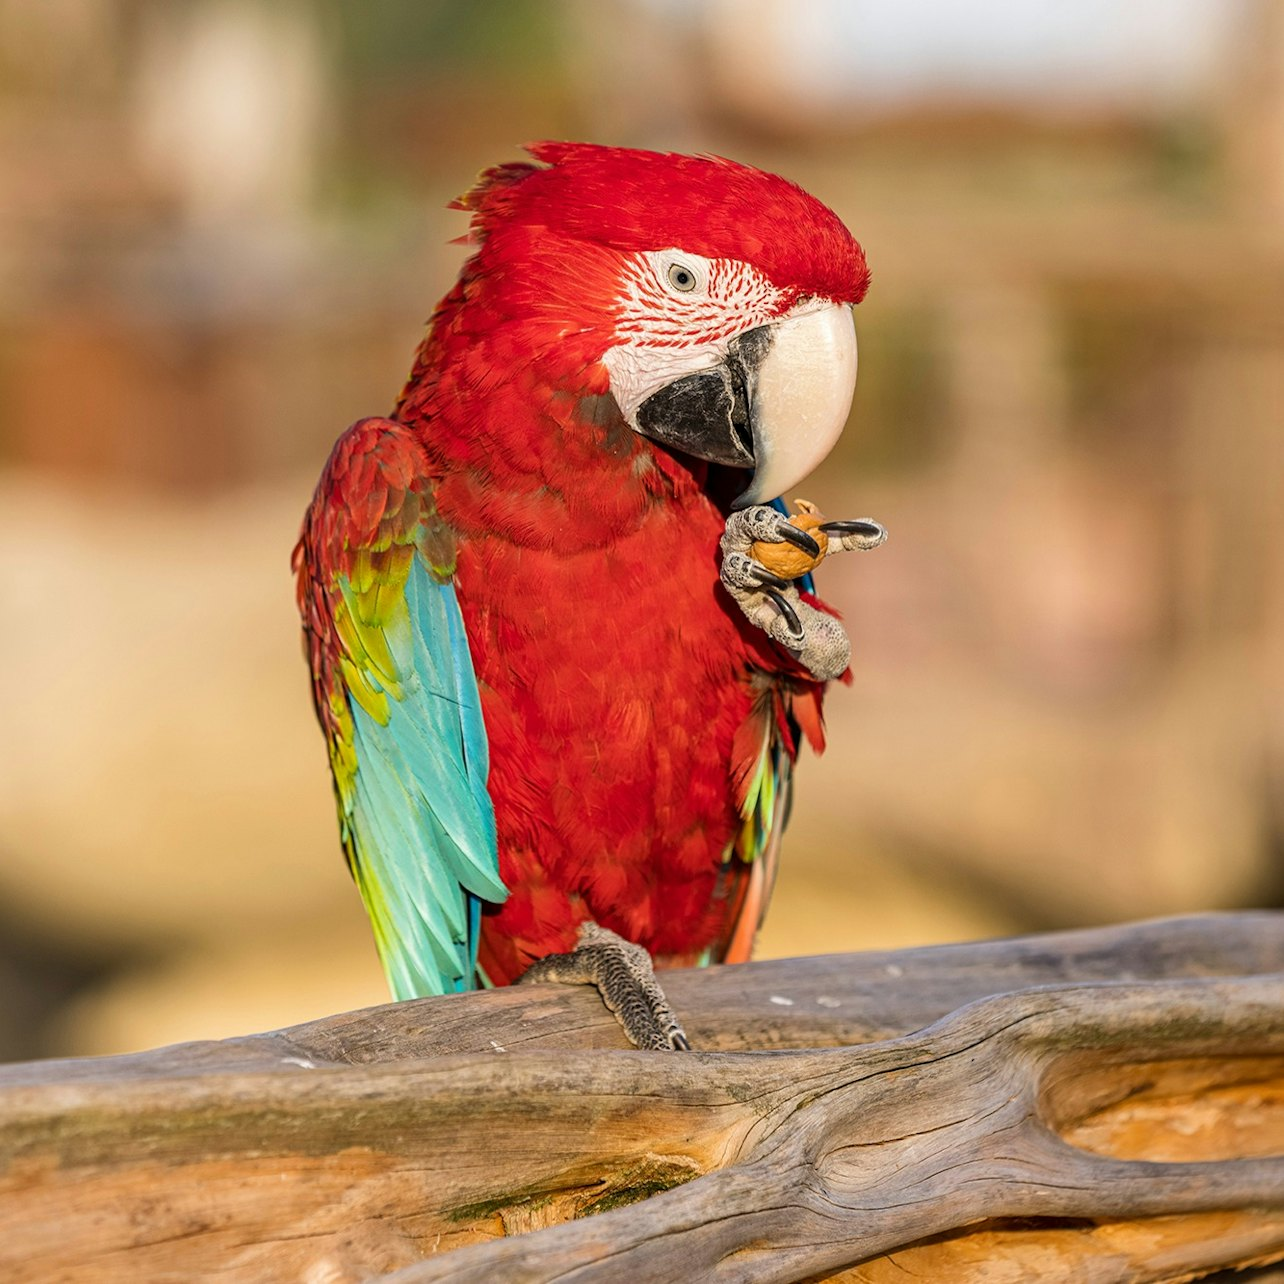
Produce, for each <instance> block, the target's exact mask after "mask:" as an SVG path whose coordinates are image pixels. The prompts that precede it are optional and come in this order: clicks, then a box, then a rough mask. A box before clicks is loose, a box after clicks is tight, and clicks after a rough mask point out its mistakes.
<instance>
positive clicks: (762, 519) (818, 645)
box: [721, 504, 887, 682]
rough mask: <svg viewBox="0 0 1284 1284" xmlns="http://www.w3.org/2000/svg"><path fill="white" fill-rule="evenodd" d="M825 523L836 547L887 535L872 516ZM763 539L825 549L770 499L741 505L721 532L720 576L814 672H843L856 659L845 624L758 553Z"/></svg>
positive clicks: (863, 545) (869, 544) (875, 542)
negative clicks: (756, 545) (803, 594)
mask: <svg viewBox="0 0 1284 1284" xmlns="http://www.w3.org/2000/svg"><path fill="white" fill-rule="evenodd" d="M821 529H823V530H824V532H825V534H826V535H828V536H829V549H830V552H833V553H836V552H847V551H848V550H850V549H869V548H877V547H878V546H879V545H880V544H881V543H882V542H883V541H884V540H885V539H886V538H887V532H886V531H885V530H884V529H883V527H882V526H880V525H879V524H878V523H877V522H874V521H870V520H869V519H868V518H859V519H857V520H856V521H850V522H826V523H825V524H824V526H823V527H822V528H821ZM759 540H766V541H768V542H769V543H773V544H778V543H780V542H781V541H783V540H788V541H789V542H790V543H792V544H796V545H797V546H798V547H799V548H801V549H802V550H803V551H804V552H806V553H809V554H810V555H811V556H813V557H814V556H816V555H817V554H818V553H819V551H820V550H819V547H818V546H817V544H816V541H815V540H814V539H813V538H812V537H811V536H810V535H808V534H807V532H806V531H804V530H800V529H799V528H798V527H797V526H794V525H793V524H792V523H791V522H790V521H789V518H788V517H786V516H785V514H784V513H782V512H780V511H779V510H777V509H775V508H771V507H769V506H767V505H765V504H758V505H755V506H753V507H751V508H742V509H739V510H738V511H737V512H734V513H732V514H731V516H730V517H729V518H728V519H727V527H726V530H725V531H724V532H723V536H722V570H721V577H722V582H723V584H724V585H725V586H726V589H727V592H728V593H730V594H731V596H732V597H733V598H734V599H735V601H736V604H737V605H738V606H739V607H740V609H741V610H742V611H743V612H744V614H745V616H746V618H747V619H749V621H750V622H751V623H753V624H756V625H757V626H758V627H759V628H760V629H762V630H763V632H764V633H766V634H767V636H768V637H769V638H771V639H772V640H773V641H776V642H779V643H780V645H781V646H783V647H784V648H785V649H786V650H788V651H791V652H793V654H794V655H796V656H797V657H798V659H799V660H800V661H801V662H802V664H804V665H805V666H806V667H807V669H809V670H810V671H811V673H812V675H813V676H814V677H815V678H817V679H818V680H819V681H822V682H824V681H827V680H828V679H830V678H836V677H838V676H839V675H840V674H841V673H842V672H843V671H844V670H845V669H846V668H847V665H848V663H849V661H850V660H851V651H852V648H851V642H850V641H849V640H848V638H847V632H846V630H845V629H844V628H843V626H842V625H841V624H840V623H839V622H838V621H837V620H836V619H834V617H833V616H832V615H827V614H826V613H825V612H824V611H818V610H816V608H815V607H813V606H809V605H808V604H807V603H806V602H804V601H803V600H802V598H801V597H800V596H799V593H798V589H797V588H796V587H795V586H794V584H793V583H792V582H791V581H789V580H784V579H781V578H780V576H778V575H775V574H773V573H772V572H771V571H769V570H768V569H767V568H766V567H765V566H763V564H762V563H761V562H759V561H756V560H755V559H754V557H753V556H752V553H751V548H752V545H753V544H754V543H756V542H757V541H759Z"/></svg>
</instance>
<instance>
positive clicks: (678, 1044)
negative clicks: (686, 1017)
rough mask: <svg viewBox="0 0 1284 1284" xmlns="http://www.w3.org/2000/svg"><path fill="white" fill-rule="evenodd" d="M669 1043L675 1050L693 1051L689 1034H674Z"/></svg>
mask: <svg viewBox="0 0 1284 1284" xmlns="http://www.w3.org/2000/svg"><path fill="white" fill-rule="evenodd" d="M669 1043H670V1046H671V1047H672V1048H673V1050H674V1052H690V1051H691V1044H690V1043H688V1042H687V1036H686V1035H685V1034H681V1033H679V1034H674V1035H672V1036H671V1037H670V1039H669Z"/></svg>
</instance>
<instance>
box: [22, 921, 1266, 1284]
mask: <svg viewBox="0 0 1284 1284" xmlns="http://www.w3.org/2000/svg"><path fill="white" fill-rule="evenodd" d="M666 988H667V989H668V992H669V994H670V997H671V998H672V999H673V1000H674V1002H675V1005H677V1006H678V1007H679V1010H681V1011H682V1012H683V1013H684V1015H685V1017H686V1021H687V1028H688V1031H689V1032H690V1033H691V1034H692V1037H693V1038H695V1039H698V1040H699V1041H700V1043H701V1044H702V1046H703V1047H704V1048H707V1049H716V1050H717V1051H712V1052H703V1053H699V1054H694V1055H677V1054H668V1055H666V1054H656V1053H640V1052H634V1051H625V1050H614V1049H619V1047H620V1042H621V1038H620V1035H619V1033H618V1030H617V1028H616V1027H615V1025H614V1023H613V1020H612V1019H611V1018H610V1017H609V1015H607V1014H606V1013H605V1012H604V1010H603V1009H602V1008H601V1004H600V1002H599V1001H598V1000H597V998H596V997H595V995H594V994H593V993H592V992H590V991H584V990H578V989H564V990H563V989H557V988H550V987H538V988H537V987H532V988H531V989H529V990H525V989H522V988H521V987H518V988H516V989H513V990H509V991H503V992H495V993H491V994H483V995H463V996H458V997H453V998H450V999H444V1000H432V1001H422V1002H416V1003H410V1004H400V1005H396V1006H388V1007H382V1008H375V1009H370V1010H368V1011H366V1012H361V1013H352V1014H348V1015H345V1016H341V1017H334V1018H330V1019H328V1020H326V1021H321V1022H314V1023H311V1024H309V1025H305V1026H298V1027H294V1028H293V1029H291V1030H287V1031H280V1032H277V1033H274V1034H267V1035H257V1036H251V1037H248V1038H244V1039H236V1040H228V1041H225V1042H222V1043H207V1044H190V1045H183V1046H180V1047H178V1048H172V1049H163V1050H161V1051H159V1052H154V1053H146V1054H139V1055H136V1056H130V1057H117V1058H101V1059H91V1060H84V1061H63V1062H44V1063H32V1064H30V1065H23V1066H14V1067H7V1068H2V1069H0V1155H2V1156H3V1165H4V1169H3V1175H2V1176H0V1267H2V1268H3V1275H4V1278H6V1279H13V1280H37V1279H39V1280H44V1279H49V1278H58V1279H76V1278H83V1279H93V1280H104V1281H110V1280H113V1279H124V1278H129V1279H131V1280H140V1279H141V1280H146V1279H155V1278H167V1279H190V1278H198V1277H203V1276H206V1275H209V1274H213V1273H214V1272H217V1274H218V1277H219V1278H220V1279H228V1280H239V1279H245V1280H251V1279H252V1280H273V1279H281V1280H285V1279H304V1278H306V1279H308V1280H310V1281H311V1280H316V1281H326V1282H327V1284H330V1282H331V1281H334V1282H338V1281H346V1280H357V1279H364V1278H369V1277H371V1276H374V1275H378V1274H381V1273H386V1272H393V1274H392V1275H390V1276H389V1278H390V1279H391V1280H395V1281H398V1282H400V1284H412V1282H418V1281H430V1280H432V1281H435V1280H452V1281H453V1280H459V1281H467V1280H485V1281H487V1284H494V1282H495V1281H499V1280H503V1281H508V1280H549V1279H557V1280H559V1281H562V1280H567V1281H569V1280H576V1281H579V1280H585V1281H588V1280H634V1279H636V1280H651V1279H657V1280H664V1279H679V1278H681V1279H701V1280H703V1279H711V1280H754V1281H757V1280H763V1281H766V1280H780V1281H786V1280H806V1279H811V1280H815V1279H821V1278H842V1279H845V1280H851V1281H870V1282H873V1281H881V1280H884V1279H891V1278H893V1276H895V1277H898V1278H903V1276H904V1273H905V1272H906V1271H910V1272H916V1273H918V1274H919V1275H920V1276H922V1277H924V1278H929V1279H950V1280H968V1279H981V1278H999V1276H994V1275H991V1274H987V1271H988V1270H989V1269H990V1268H992V1267H993V1266H994V1264H995V1262H996V1261H999V1262H1002V1263H1003V1265H1004V1267H1005V1269H1006V1270H1007V1271H1008V1273H1007V1274H1006V1275H1003V1276H1002V1278H1010V1279H1016V1278H1038V1279H1043V1280H1059V1279H1064V1280H1067V1281H1069V1280H1083V1279H1092V1280H1110V1279H1120V1280H1125V1279H1128V1280H1131V1279H1137V1280H1160V1279H1186V1278H1193V1277H1194V1276H1196V1275H1198V1274H1200V1273H1202V1272H1204V1271H1207V1270H1210V1269H1213V1268H1216V1267H1218V1266H1222V1265H1242V1264H1246V1263H1250V1262H1257V1261H1266V1260H1273V1259H1275V1258H1278V1257H1281V1256H1284V915H1272V914H1242V915H1226V916H1205V917H1200V918H1192V919H1183V920H1171V921H1168V922H1159V923H1148V924H1140V925H1135V926H1132V927H1127V928H1116V929H1108V930H1102V931H1095V932H1082V933H1065V934H1058V935H1049V936H1043V937H1033V938H1026V939H1023V940H1016V941H1007V942H992V943H986V944H978V945H970V946H952V947H942V948H935V949H926V950H910V951H902V952H897V953H891V954H865V955H852V956H842V957H833V958H828V959H801V960H792V961H789V962H783V963H763V964H751V965H746V966H744V967H740V968H723V969H712V970H710V971H707V972H704V973H670V974H668V976H667V977H666ZM932 1022H935V1024H931V1023H932ZM924 1026H928V1028H926V1029H923V1028H922V1027H924ZM915 1030H917V1031H919V1032H918V1033H910V1031H915ZM871 1038H873V1039H878V1040H879V1041H877V1042H862V1041H864V1040H869V1039H871ZM834 1045H846V1046H834ZM852 1045H856V1046H852ZM755 1048H756V1049H764V1048H765V1049H772V1051H769V1052H766V1053H764V1052H761V1051H746V1049H755ZM648 1196H650V1198H647V1197H648ZM590 1214H597V1215H590ZM518 1232H530V1233H527V1234H518ZM398 1268H400V1269H398ZM836 1272H844V1273H843V1274H842V1275H841V1277H840V1276H838V1275H836V1274H835V1273H836Z"/></svg>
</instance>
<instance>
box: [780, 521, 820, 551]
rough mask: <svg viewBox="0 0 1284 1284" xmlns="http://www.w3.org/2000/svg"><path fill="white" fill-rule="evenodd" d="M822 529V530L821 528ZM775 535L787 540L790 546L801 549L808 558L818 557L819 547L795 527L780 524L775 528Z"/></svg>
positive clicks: (786, 523)
mask: <svg viewBox="0 0 1284 1284" xmlns="http://www.w3.org/2000/svg"><path fill="white" fill-rule="evenodd" d="M822 529H823V528H822ZM776 534H777V535H779V536H780V538H781V539H785V540H788V541H789V542H790V543H791V544H793V545H795V546H796V547H798V548H801V549H802V551H803V552H804V553H806V554H807V556H808V557H819V556H820V545H819V544H817V543H816V541H815V540H814V539H812V537H811V536H810V535H808V534H807V532H806V531H800V530H799V529H798V527H797V526H794V525H793V524H792V523H791V522H781V523H780V525H779V526H777V527H776Z"/></svg>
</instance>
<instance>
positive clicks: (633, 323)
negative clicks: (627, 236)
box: [603, 249, 856, 503]
mask: <svg viewBox="0 0 1284 1284" xmlns="http://www.w3.org/2000/svg"><path fill="white" fill-rule="evenodd" d="M784 302H785V295H784V294H783V292H782V291H780V290H778V289H777V288H776V287H775V286H774V285H773V284H772V283H771V282H770V281H768V280H767V278H766V277H764V276H763V275H762V274H761V273H760V272H758V271H757V270H756V269H754V268H752V267H750V266H749V265H748V264H746V263H741V262H738V261H736V260H731V259H706V258H702V257H700V256H699V255H696V254H688V253H687V252H686V251H684V250H676V249H674V250H653V251H648V252H646V253H643V254H639V255H636V256H635V257H634V258H633V260H632V261H631V263H630V265H629V269H628V272H627V274H626V277H625V292H624V295H623V298H622V299H621V315H620V319H619V322H618V323H617V325H616V333H617V335H619V336H620V338H621V342H619V343H617V344H616V345H615V346H614V347H612V348H610V349H609V350H608V351H607V352H606V354H605V356H604V357H603V364H604V365H605V366H606V368H607V372H608V374H609V376H610V380H611V392H612V394H613V395H614V397H615V400H616V402H617V403H618V404H619V407H620V410H621V412H622V413H623V415H624V418H625V420H626V422H628V424H629V425H630V426H631V427H632V428H633V429H634V431H638V424H637V412H638V407H639V406H641V405H642V403H643V402H644V401H645V400H646V399H647V398H648V397H650V396H651V395H652V394H653V393H655V392H658V391H659V390H660V389H661V388H663V387H665V386H666V385H668V384H670V383H673V382H674V381H675V380H677V379H680V378H683V377H684V376H686V375H692V374H699V373H700V372H701V371H705V370H712V369H714V368H715V367H717V366H718V365H720V364H721V363H722V361H723V360H724V359H725V357H726V355H727V345H728V344H729V343H730V342H731V340H732V339H734V338H735V337H736V336H737V335H739V334H743V333H744V332H745V331H746V330H752V329H755V328H757V327H758V326H763V325H771V326H772V327H773V335H772V344H771V347H770V349H769V350H768V352H767V355H766V357H765V358H764V359H763V361H762V364H761V366H760V367H759V369H758V378H757V380H756V388H755V391H754V396H753V403H752V405H751V412H752V420H753V435H754V456H755V464H756V467H755V470H754V477H753V481H752V483H751V485H750V487H749V489H748V490H747V491H746V492H745V494H744V495H743V496H741V500H740V502H741V503H763V502H766V501H767V500H770V499H773V498H774V497H775V496H776V495H779V494H781V493H783V492H784V491H787V490H789V489H790V488H792V487H793V486H795V485H797V483H798V482H800V481H801V480H802V479H803V478H804V477H806V476H807V475H808V473H810V472H811V471H812V469H814V468H815V467H816V465H817V464H819V463H820V462H821V460H823V459H824V458H825V456H826V455H828V454H829V452H830V450H831V449H832V448H833V445H834V443H835V442H836V441H837V440H838V437H839V435H840V434H841V432H842V429H843V425H844V423H845V422H846V420H847V414H848V411H849V410H850V408H851V399H852V392H853V389H854V387H855V382H856V332H855V328H854V326H853V324H852V313H851V308H850V307H849V306H848V305H847V304H842V303H835V302H833V301H832V300H829V299H820V298H806V299H803V300H800V301H799V302H797V303H795V304H793V305H792V306H790V307H788V308H787V309H786V310H784V311H783V312H782V310H781V307H782V304H783V303H784Z"/></svg>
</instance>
